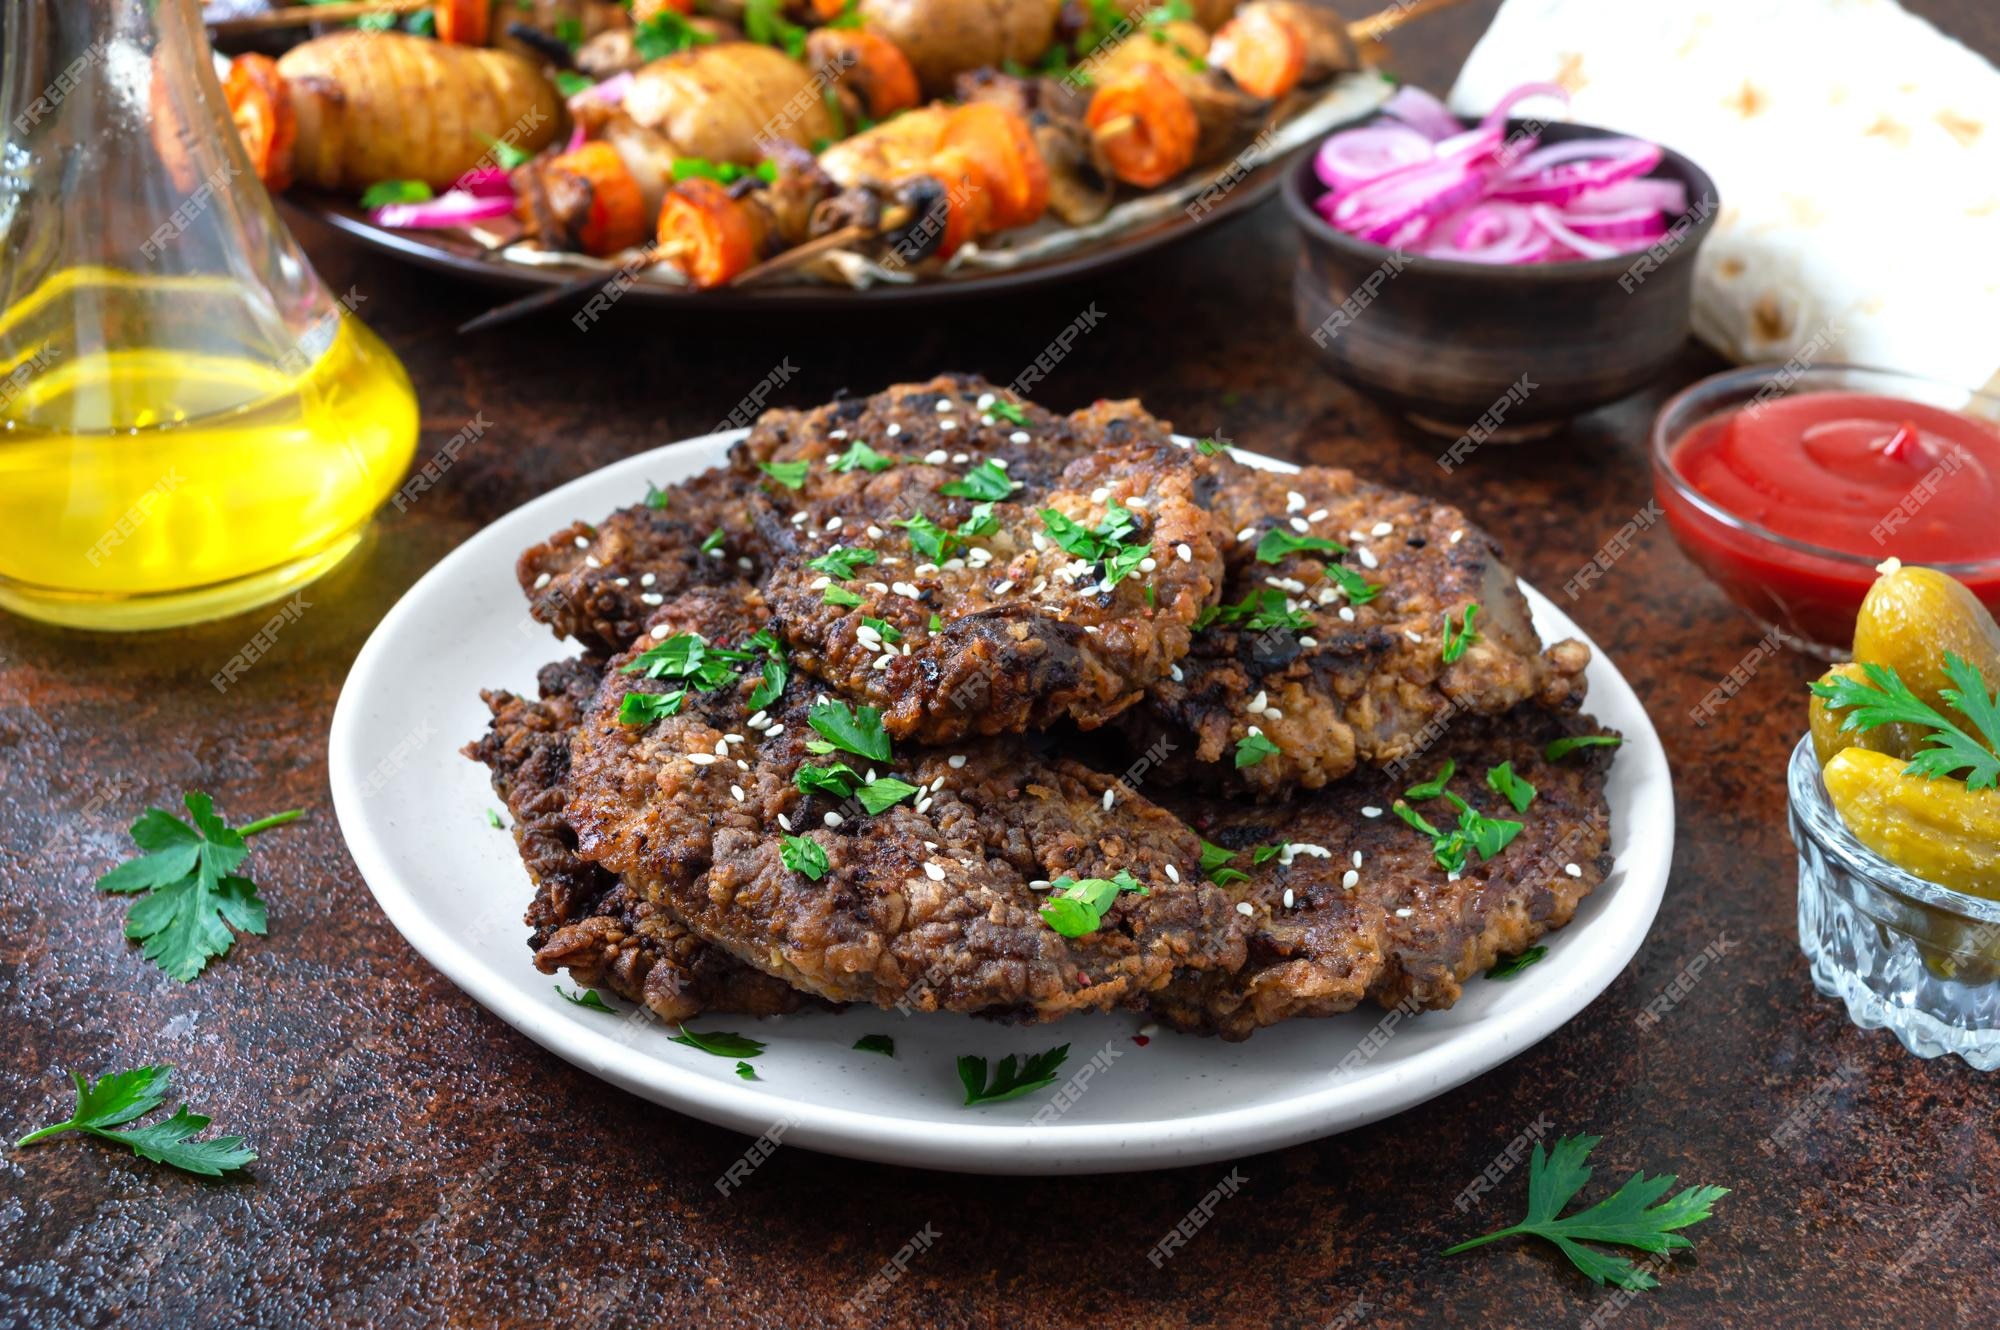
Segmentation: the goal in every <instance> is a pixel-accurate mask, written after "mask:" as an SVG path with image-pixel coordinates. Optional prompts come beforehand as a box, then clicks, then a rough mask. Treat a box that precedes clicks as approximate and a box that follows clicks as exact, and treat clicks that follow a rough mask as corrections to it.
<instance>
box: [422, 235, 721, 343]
mask: <svg viewBox="0 0 2000 1330" xmlns="http://www.w3.org/2000/svg"><path fill="white" fill-rule="evenodd" d="M686 250H687V242H686V241H684V240H677V241H675V242H674V243H672V244H670V245H652V246H649V247H648V248H646V249H643V250H641V251H640V252H639V257H638V258H637V259H635V260H633V261H632V262H631V263H627V264H623V265H621V266H620V267H618V268H616V269H613V270H612V271H610V272H593V273H586V274H585V275H583V276H582V277H579V278H577V279H576V280H575V281H571V282H564V283H563V284H562V285H561V286H552V287H550V288H549V289H548V290H546V291H537V292H535V293H534V294H533V295H529V296H522V297H521V298H520V299H519V300H510V301H508V302H507V303H506V304H504V305H495V306H494V307H493V308H492V309H489V310H487V311H486V312H485V313H484V314H480V315H478V316H476V317H474V318H470V319H467V320H466V321H465V322H464V323H461V324H459V325H458V331H459V332H460V333H461V334H464V333H475V332H480V331H483V330H484V329H487V328H495V327H498V326H499V325H500V324H503V323H512V322H513V321H514V320H515V319H518V318H523V317H525V316H527V315H529V314H533V313H536V312H537V311H539V310H544V309H547V308H548V307H549V306H551V305H561V304H565V303H567V302H568V301H571V300H574V299H576V298H577V297H578V296H583V295H588V294H590V293H591V292H592V291H594V290H597V289H598V288H599V287H602V286H605V285H607V284H608V283H610V282H611V281H612V280H613V279H614V278H616V277H617V276H618V274H619V273H621V272H632V273H637V272H641V271H643V270H645V269H647V268H650V267H652V266H653V265H654V264H656V263H664V262H665V261H667V260H668V259H674V258H679V257H680V256H681V255H682V254H683V253H685V252H686Z"/></svg>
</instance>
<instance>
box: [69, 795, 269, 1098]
mask: <svg viewBox="0 0 2000 1330" xmlns="http://www.w3.org/2000/svg"><path fill="white" fill-rule="evenodd" d="M181 802H182V803H183V804H185V805H186V806H187V811H188V816H189V817H190V818H191V819H193V822H194V825H193V826H189V825H188V824H187V823H186V822H183V821H181V820H180V819H179V818H177V817H175V816H174V815H173V814H171V813H166V812H162V811H161V810H160V809H157V808H148V809H147V810H146V811H145V812H144V813H142V814H141V815H140V817H139V820H138V821H136V822H134V823H133V824H132V828H131V835H132V840H133V843H134V844H136V845H137V846H138V847H139V848H140V849H142V850H144V851H146V853H145V854H142V855H140V856H139V857H138V858H136V859H128V860H126V861H125V862H124V863H122V864H120V865H118V866H117V867H116V868H114V869H112V870H111V871H110V872H108V873H106V874H104V876H102V877H100V878H98V879H97V889H98V890H99V891H108V892H112V893H115V894H118V895H129V894H132V893H134V892H140V891H144V892H150V893H151V894H150V895H148V896H147V897H146V898H145V899H144V900H138V901H134V902H133V903H132V908H131V909H130V910H128V911H126V914H125V936H126V937H128V938H132V939H134V940H135V941H137V942H139V943H140V944H141V945H140V950H141V951H143V952H144V953H145V956H146V959H147V960H149V961H151V962H153V964H155V965H157V966H159V967H160V968H161V969H162V970H165V971H166V972H167V973H168V974H169V975H170V976H172V977H173V978H175V979H178V980H180V982H182V983H184V984H185V983H191V982H193V980H194V978H195V976H196V975H198V974H200V973H201V972H202V971H203V970H204V969H206V968H207V967H208V963H209V962H210V961H211V960H214V959H215V958H216V957H218V956H224V955H227V954H228V952H229V948H230V947H231V946H233V945H234V944H235V941H236V935H235V933H232V932H231V931H230V929H232V928H234V929H235V930H236V931H237V932H242V933H255V934H257V935H259V936H260V937H261V936H262V935H263V933H264V925H265V918H264V902H263V900H262V899H261V898H260V897H259V896H258V895H257V886H256V884H255V883H253V882H252V881H251V880H250V879H249V878H247V877H237V876H236V875H235V874H236V870H237V869H239V868H241V867H242V866H243V862H244V860H246V859H248V858H249V857H250V847H249V846H248V845H247V844H245V842H246V841H247V840H248V838H249V837H251V836H255V835H257V834H258V833H259V832H263V831H269V830H270V829H271V828H272V827H281V826H283V825H284V824H285V823H287V822H296V821H297V820H298V819H300V818H302V817H304V816H305V812H304V810H302V809H298V808H294V809H291V810H290V811H288V812H284V813H273V814H272V815H271V816H269V817H265V818H259V819H258V820H257V821H255V822H252V823H249V824H248V825H246V826H242V827H234V828H232V827H230V826H228V825H227V824H226V823H224V822H223V820H222V819H221V818H220V817H218V816H217V815H216V812H215V802H214V800H212V799H210V798H209V797H208V796H207V795H206V794H203V793H201V792H200V791H198V790H197V791H192V792H190V793H187V794H184V795H182V796H181ZM217 916H220V918H218V917H217ZM163 1084H164V1083H163Z"/></svg>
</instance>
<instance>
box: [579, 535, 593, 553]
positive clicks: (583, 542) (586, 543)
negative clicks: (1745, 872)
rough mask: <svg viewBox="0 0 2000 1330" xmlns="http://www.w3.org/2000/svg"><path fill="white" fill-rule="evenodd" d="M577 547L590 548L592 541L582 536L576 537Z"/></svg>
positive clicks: (581, 548)
mask: <svg viewBox="0 0 2000 1330" xmlns="http://www.w3.org/2000/svg"><path fill="white" fill-rule="evenodd" d="M576 547H577V548H578V549H580V550H587V549H589V548H590V542H589V541H588V540H585V539H584V538H583V537H582V536H578V537H577V538H576Z"/></svg>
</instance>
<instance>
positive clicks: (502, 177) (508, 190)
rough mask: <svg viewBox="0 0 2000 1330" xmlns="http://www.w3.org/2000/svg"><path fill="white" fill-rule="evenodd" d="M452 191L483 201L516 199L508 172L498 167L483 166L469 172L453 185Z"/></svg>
mask: <svg viewBox="0 0 2000 1330" xmlns="http://www.w3.org/2000/svg"><path fill="white" fill-rule="evenodd" d="M452 189H453V190H454V191H458V192H463V193H466V194H472V195H476V196H478V197H479V198H482V199H512V198H513V197H514V186H513V183H512V182H511V181H509V180H508V179H507V172H506V171H505V170H504V169H503V168H501V167H498V166H481V167H478V168H477V169H475V170H471V171H467V172H466V173H465V174H464V175H462V176H460V177H459V178H458V179H457V180H456V181H454V182H453V183H452Z"/></svg>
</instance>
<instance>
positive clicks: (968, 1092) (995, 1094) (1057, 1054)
mask: <svg viewBox="0 0 2000 1330" xmlns="http://www.w3.org/2000/svg"><path fill="white" fill-rule="evenodd" d="M1068 1056H1069V1045H1068V1044H1062V1045H1060V1046H1058V1047H1056V1048H1051V1049H1048V1050H1047V1051H1045V1052H1041V1053H1030V1054H1029V1055H1028V1056H1027V1057H1026V1058H1023V1059H1021V1061H1020V1062H1019V1063H1018V1064H1017V1063H1016V1062H1015V1059H1014V1055H1013V1054H1012V1053H1009V1054H1008V1055H1007V1056H1006V1057H1004V1058H1001V1059H1000V1062H999V1065H997V1066H996V1067H994V1068H993V1074H992V1077H991V1078H990V1079H989V1078H988V1076H987V1072H986V1059H985V1058H981V1057H973V1056H972V1055H971V1054H967V1055H965V1056H963V1057H961V1058H959V1060H958V1079H959V1083H960V1084H962V1085H963V1086H965V1103H966V1106H967V1107H968V1108H970V1107H971V1106H972V1105H974V1104H998V1103H1001V1102H1003V1101H1005V1100H1008V1099H1019V1098H1020V1097H1021V1096H1022V1095H1024V1094H1032V1093H1033V1092H1034V1091H1036V1090H1039V1089H1041V1088H1042V1087H1043V1086H1045V1085H1053V1084H1054V1083H1055V1079H1056V1068H1058V1067H1060V1066H1062V1064H1063V1059H1064V1058H1067V1057H1068Z"/></svg>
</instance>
